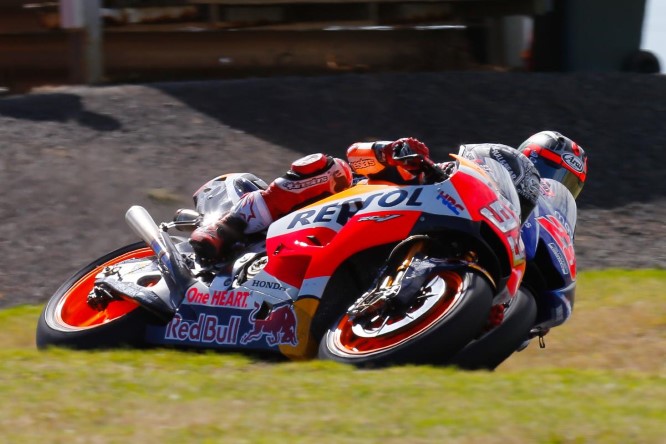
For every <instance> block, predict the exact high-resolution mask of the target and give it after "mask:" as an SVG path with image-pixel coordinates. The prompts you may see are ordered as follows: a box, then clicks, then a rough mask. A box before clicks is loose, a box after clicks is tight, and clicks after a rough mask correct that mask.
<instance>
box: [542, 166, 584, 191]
mask: <svg viewBox="0 0 666 444" xmlns="http://www.w3.org/2000/svg"><path fill="white" fill-rule="evenodd" d="M534 166H535V167H536V169H537V170H539V174H540V175H541V178H542V179H553V180H556V181H558V182H560V183H561V184H562V185H564V186H565V187H567V189H568V190H569V191H570V192H571V194H572V195H573V197H574V198H577V197H578V195H579V194H580V192H581V190H582V189H583V185H584V184H585V182H583V181H582V180H581V179H580V178H578V176H576V174H574V173H573V172H571V171H569V170H568V169H567V168H565V167H564V166H562V165H558V164H556V163H555V162H551V161H550V160H547V159H545V158H544V157H538V158H537V159H535V160H534Z"/></svg>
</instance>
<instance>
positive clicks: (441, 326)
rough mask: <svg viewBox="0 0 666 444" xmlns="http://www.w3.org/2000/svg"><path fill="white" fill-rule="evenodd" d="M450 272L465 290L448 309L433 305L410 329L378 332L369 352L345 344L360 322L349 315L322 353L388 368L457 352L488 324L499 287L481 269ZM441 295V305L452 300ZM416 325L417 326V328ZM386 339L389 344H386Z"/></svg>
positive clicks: (331, 331) (326, 338) (338, 324)
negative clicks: (374, 344) (381, 333)
mask: <svg viewBox="0 0 666 444" xmlns="http://www.w3.org/2000/svg"><path fill="white" fill-rule="evenodd" d="M446 273H450V274H455V275H456V276H458V278H457V279H459V281H460V283H461V284H460V287H459V288H460V291H457V292H455V302H454V303H451V304H450V305H449V306H448V308H445V309H444V310H446V311H443V312H441V314H440V313H439V312H438V311H437V310H439V309H435V308H432V309H431V310H430V311H429V312H426V313H423V314H419V315H418V316H416V317H413V318H412V317H411V316H410V319H412V320H410V321H407V322H408V324H407V326H406V329H405V330H399V331H396V332H394V333H389V334H385V335H378V336H377V344H378V347H377V348H376V349H372V350H367V351H366V350H360V351H359V350H358V348H355V347H351V346H350V344H347V346H345V345H343V344H342V341H346V339H343V336H344V337H346V335H347V333H349V332H351V328H352V326H353V325H354V322H353V321H350V320H349V319H348V318H347V317H346V314H345V315H343V316H342V317H341V318H340V319H339V320H338V322H336V323H335V324H334V325H333V326H332V327H330V328H329V329H328V331H327V332H326V334H325V335H324V337H323V338H322V340H321V342H320V345H319V358H320V359H327V360H332V361H337V362H341V363H345V364H352V365H356V366H361V367H382V366H386V365H395V364H434V363H436V362H437V361H441V360H442V359H444V358H446V357H450V356H451V355H453V354H455V353H456V352H457V351H459V350H460V349H461V348H462V347H464V346H465V344H467V343H469V341H470V340H471V339H472V338H474V337H476V335H478V333H479V331H480V330H481V328H482V327H483V325H484V324H485V322H486V320H487V319H488V314H489V312H490V307H491V304H492V297H493V292H492V290H491V287H490V285H489V284H488V282H487V281H486V279H485V278H484V277H482V276H481V274H480V273H479V272H477V271H475V270H455V271H454V270H451V271H447V272H446ZM433 277H436V276H433ZM440 277H441V275H440ZM447 282H448V281H447ZM447 285H448V284H447ZM438 298H439V299H441V300H442V302H441V304H445V303H448V302H445V297H444V296H438ZM447 298H448V296H447ZM411 324H415V325H414V326H413V327H411ZM341 326H342V328H341ZM405 335H406V336H405ZM380 336H382V337H381V338H380ZM391 341H395V342H394V343H391ZM383 343H386V344H387V345H381V346H380V344H383ZM370 347H372V346H370Z"/></svg>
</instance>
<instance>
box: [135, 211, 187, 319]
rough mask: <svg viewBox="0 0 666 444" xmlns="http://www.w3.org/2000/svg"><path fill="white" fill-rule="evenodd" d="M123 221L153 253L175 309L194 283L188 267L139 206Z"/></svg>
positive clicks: (168, 239)
mask: <svg viewBox="0 0 666 444" xmlns="http://www.w3.org/2000/svg"><path fill="white" fill-rule="evenodd" d="M125 221H127V224H128V225H129V226H130V228H131V229H132V231H134V233H136V234H137V236H139V237H140V238H141V239H143V241H144V242H145V243H146V244H147V245H148V246H149V247H150V248H151V249H152V250H153V251H154V252H155V255H156V256H157V265H158V267H159V268H160V270H161V271H162V275H163V276H164V277H165V278H166V282H167V285H168V287H169V289H170V290H171V292H170V293H171V301H170V302H171V304H173V305H174V306H175V307H177V306H178V305H180V302H181V301H182V300H183V298H184V297H185V292H186V291H187V288H189V287H190V286H191V285H192V284H193V283H194V277H193V276H192V272H191V271H190V269H189V267H187V265H185V264H184V263H183V260H182V258H181V257H180V254H179V253H178V251H177V250H176V247H175V245H174V244H173V242H172V241H171V238H170V237H169V235H168V234H167V233H165V232H164V231H162V230H160V229H159V228H158V226H157V224H156V223H155V221H154V220H153V218H152V216H151V215H150V214H149V213H148V211H146V209H145V208H143V207H142V206H139V205H134V206H132V207H131V208H130V209H129V210H127V213H125Z"/></svg>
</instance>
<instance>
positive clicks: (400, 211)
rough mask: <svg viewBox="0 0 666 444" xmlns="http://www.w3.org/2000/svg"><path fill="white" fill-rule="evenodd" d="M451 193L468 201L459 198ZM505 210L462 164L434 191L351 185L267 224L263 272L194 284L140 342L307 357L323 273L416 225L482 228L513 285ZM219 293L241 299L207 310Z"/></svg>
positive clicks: (488, 182)
mask: <svg viewBox="0 0 666 444" xmlns="http://www.w3.org/2000/svg"><path fill="white" fill-rule="evenodd" d="M213 185H215V186H218V187H219V186H221V185H220V183H215V184H213ZM225 185H226V184H225ZM469 190H474V192H472V193H470V192H469ZM218 191H219V190H218ZM461 191H464V192H465V193H466V194H467V195H468V196H469V195H473V197H466V198H465V199H464V198H463V196H462V195H461ZM217 194H218V195H221V194H220V193H217ZM199 195H200V196H204V195H205V194H199ZM510 197H511V196H510ZM477 206H478V207H480V208H476V207H477ZM512 207H513V204H512V202H510V201H509V200H508V199H507V198H505V197H504V196H503V195H502V194H501V192H499V188H498V186H497V183H496V182H495V181H494V180H493V179H491V178H490V177H489V175H488V174H487V173H486V172H485V171H483V170H482V169H481V168H480V167H479V166H478V165H475V164H473V163H471V162H470V163H469V164H468V163H467V161H465V162H462V163H461V166H460V168H459V169H458V171H457V172H456V173H455V174H454V175H453V176H452V179H451V180H447V181H444V182H441V183H437V184H432V185H413V186H395V185H387V184H378V185H373V184H365V185H357V186H355V187H353V188H350V189H348V190H346V191H343V192H342V193H338V194H336V195H334V196H331V197H329V198H326V199H323V200H321V201H319V202H316V203H314V204H312V205H309V206H307V207H305V208H302V209H300V210H298V211H295V212H293V213H291V214H289V215H287V216H285V217H283V218H281V219H279V220H277V221H275V222H274V223H273V224H272V225H271V226H270V227H269V229H268V233H267V238H266V254H267V256H268V261H267V264H266V265H265V267H264V268H263V270H261V271H260V272H259V273H258V274H257V275H256V276H254V277H253V278H252V279H249V280H247V281H246V282H243V283H241V284H240V285H239V286H237V287H234V288H231V287H230V285H231V275H228V276H226V277H223V276H219V277H218V278H217V279H216V280H215V281H214V282H213V284H212V285H211V287H210V288H207V287H206V285H205V284H203V283H197V284H195V286H194V287H196V288H194V289H192V288H190V289H188V295H189V297H187V295H186V298H185V300H184V302H183V303H182V304H181V307H180V308H179V310H178V313H177V316H176V317H175V318H174V319H173V320H172V322H170V323H169V324H168V325H167V326H166V327H162V328H160V327H151V328H150V329H149V330H150V337H151V339H152V340H153V341H154V342H156V343H160V344H180V345H188V346H193V347H198V346H205V347H207V348H210V347H220V348H234V347H236V348H237V347H242V348H256V349H270V350H276V349H279V351H280V352H281V353H282V354H284V355H286V356H289V357H290V358H292V359H298V358H305V357H308V356H310V355H311V354H312V353H314V352H315V350H316V344H315V343H314V340H313V338H311V335H310V324H311V321H312V317H313V316H314V313H315V312H316V309H317V307H318V304H319V298H321V296H322V295H323V292H324V289H325V287H326V285H327V284H328V281H329V279H330V277H331V275H332V274H333V272H334V271H335V270H336V269H337V268H338V267H339V266H340V264H342V263H343V262H344V261H345V260H346V259H348V258H350V257H351V256H352V255H354V254H356V253H358V252H361V251H364V250H367V249H369V248H371V247H375V246H379V245H385V244H396V243H398V242H400V241H401V240H403V239H406V238H408V237H409V236H410V235H412V234H415V233H414V229H415V227H417V226H418V222H419V221H422V220H424V219H427V218H440V219H442V220H444V219H445V218H446V219H447V220H462V221H468V224H460V226H472V225H474V224H477V225H478V224H480V223H486V224H487V225H488V226H489V227H490V228H491V230H493V231H494V232H495V234H496V236H497V237H499V238H500V239H503V242H504V248H505V249H506V251H507V256H508V259H506V260H508V261H509V262H510V263H511V266H512V270H514V272H513V274H512V276H513V279H517V280H518V281H519V279H520V276H521V274H522V269H524V264H523V263H522V262H521V252H520V249H521V248H522V244H521V243H520V239H519V237H518V234H517V231H516V233H514V232H513V231H512V229H513V228H512V227H513V226H514V225H519V219H518V215H517V214H516V213H515V211H513V210H512ZM512 217H513V218H514V219H515V220H514V222H513V223H511V221H510V220H509V218H512ZM473 231H474V232H475V233H478V231H479V230H478V227H475V228H473ZM505 237H507V238H511V240H506V239H505ZM523 262H524V261H523ZM511 285H512V288H513V286H515V285H513V284H511ZM225 291H226V292H230V291H235V292H242V293H240V296H239V294H238V293H234V295H233V297H232V300H233V302H231V303H230V302H228V301H229V299H228V298H229V297H230V296H228V295H229V293H226V295H227V299H224V300H225V301H227V302H225V303H224V304H212V302H211V301H213V300H214V299H215V297H216V294H217V295H218V297H217V300H218V301H219V300H223V299H222V296H221V295H222V294H223V292H225ZM216 292H219V293H216ZM206 294H207V296H206ZM237 301H238V302H237Z"/></svg>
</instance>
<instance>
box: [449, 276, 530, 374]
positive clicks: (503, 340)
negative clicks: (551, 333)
mask: <svg viewBox="0 0 666 444" xmlns="http://www.w3.org/2000/svg"><path fill="white" fill-rule="evenodd" d="M536 316H537V305H536V301H535V299H534V296H533V295H532V293H531V292H530V291H529V290H527V289H525V288H521V289H520V291H519V292H518V294H517V295H516V299H515V300H514V301H513V302H512V303H511V305H509V307H507V309H506V311H505V312H504V320H503V322H502V323H501V324H500V325H498V326H497V327H495V328H494V329H493V330H491V331H489V332H488V333H486V334H484V335H483V336H481V337H480V338H479V339H477V340H475V341H472V342H471V343H470V344H468V345H467V346H466V347H465V348H464V349H462V350H461V351H460V353H458V354H457V355H456V356H454V357H453V359H452V360H451V361H449V364H450V365H455V366H456V367H459V368H462V369H465V370H482V369H483V370H494V369H495V368H497V366H498V365H500V364H501V363H502V362H504V361H505V360H506V359H507V358H508V357H509V356H511V355H512V354H513V353H514V352H515V351H516V350H517V349H518V347H519V346H520V345H521V344H522V343H523V342H525V341H526V340H527V339H528V338H529V334H530V330H531V329H532V327H533V326H534V322H535V320H536Z"/></svg>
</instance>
